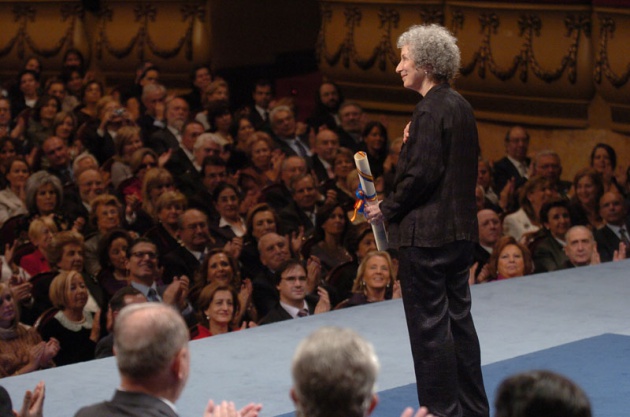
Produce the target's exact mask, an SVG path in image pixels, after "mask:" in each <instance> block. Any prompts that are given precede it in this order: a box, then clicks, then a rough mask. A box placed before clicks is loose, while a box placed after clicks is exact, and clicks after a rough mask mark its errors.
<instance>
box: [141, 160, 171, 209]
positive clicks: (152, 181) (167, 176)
mask: <svg viewBox="0 0 630 417" xmlns="http://www.w3.org/2000/svg"><path fill="white" fill-rule="evenodd" d="M166 191H175V182H174V181H173V176H172V175H171V173H170V172H168V171H167V170H166V169H164V168H151V169H149V170H147V171H146V174H145V175H144V178H143V180H142V209H143V210H144V212H145V213H146V214H148V215H149V216H151V217H152V218H153V219H155V218H156V215H157V213H156V211H155V203H156V202H157V199H158V197H159V196H161V195H162V194H163V193H164V192H166Z"/></svg>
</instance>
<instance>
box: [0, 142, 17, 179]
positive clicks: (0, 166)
mask: <svg viewBox="0 0 630 417" xmlns="http://www.w3.org/2000/svg"><path fill="white" fill-rule="evenodd" d="M18 149H20V144H19V142H18V141H17V140H16V139H13V138H12V137H10V136H4V137H1V138H0V174H2V175H3V176H4V175H5V174H6V172H7V163H8V162H9V161H10V160H12V159H13V158H15V157H16V156H17V151H18ZM5 184H6V183H4V182H3V183H2V185H5Z"/></svg>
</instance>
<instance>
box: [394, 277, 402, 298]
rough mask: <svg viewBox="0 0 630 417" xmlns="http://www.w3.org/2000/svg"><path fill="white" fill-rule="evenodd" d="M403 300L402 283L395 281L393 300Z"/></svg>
mask: <svg viewBox="0 0 630 417" xmlns="http://www.w3.org/2000/svg"><path fill="white" fill-rule="evenodd" d="M397 298H402V290H401V288H400V281H399V280H396V281H394V288H393V290H392V299H397Z"/></svg>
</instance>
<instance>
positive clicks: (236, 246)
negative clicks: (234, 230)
mask: <svg viewBox="0 0 630 417" xmlns="http://www.w3.org/2000/svg"><path fill="white" fill-rule="evenodd" d="M223 250H224V251H225V252H227V253H229V254H230V256H231V257H232V258H234V259H236V260H238V258H239V257H240V256H241V251H242V250H243V238H242V237H235V238H232V240H230V241H229V242H228V243H226V244H225V246H223Z"/></svg>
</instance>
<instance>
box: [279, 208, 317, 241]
mask: <svg viewBox="0 0 630 417" xmlns="http://www.w3.org/2000/svg"><path fill="white" fill-rule="evenodd" d="M280 218H281V219H282V225H283V228H284V231H285V232H288V233H291V232H297V231H298V230H299V228H300V226H302V227H304V236H309V235H310V234H312V233H313V231H314V230H315V224H313V221H312V220H311V219H310V217H309V216H307V215H306V213H305V212H304V211H303V210H302V209H301V208H299V207H298V206H297V204H295V202H294V201H293V200H292V201H291V204H290V205H289V206H287V207H285V208H284V209H282V211H280Z"/></svg>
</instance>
